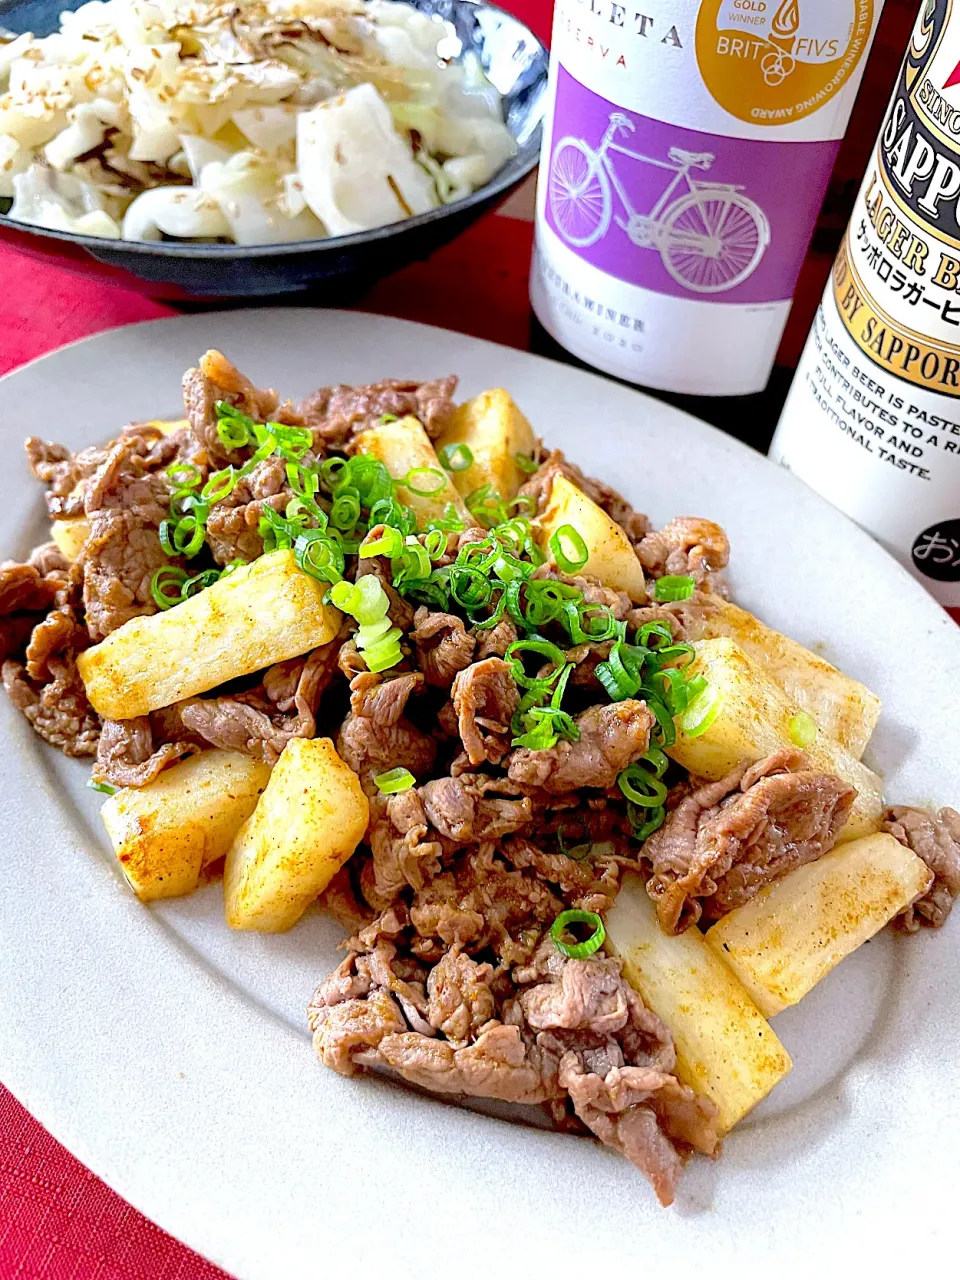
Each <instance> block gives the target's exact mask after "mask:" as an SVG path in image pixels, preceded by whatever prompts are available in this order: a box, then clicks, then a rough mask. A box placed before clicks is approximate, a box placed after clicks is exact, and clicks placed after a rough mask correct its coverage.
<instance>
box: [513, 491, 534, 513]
mask: <svg viewBox="0 0 960 1280" xmlns="http://www.w3.org/2000/svg"><path fill="white" fill-rule="evenodd" d="M509 505H510V507H511V508H512V510H513V512H514V518H520V519H523V518H524V517H526V516H535V515H536V514H537V504H536V503H535V502H534V500H533V498H531V497H530V495H529V493H518V494H517V496H516V497H515V498H512V499H511V501H510V504H509Z"/></svg>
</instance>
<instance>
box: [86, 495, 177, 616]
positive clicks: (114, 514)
mask: <svg viewBox="0 0 960 1280" xmlns="http://www.w3.org/2000/svg"><path fill="white" fill-rule="evenodd" d="M170 563H171V562H170V560H169V559H168V557H167V555H166V554H165V552H164V550H163V547H162V546H161V545H160V538H159V535H158V533H157V527H156V526H152V527H151V526H146V525H144V524H143V523H141V521H140V519H139V518H138V516H137V514H136V513H135V512H133V511H124V510H119V509H115V508H112V509H108V510H103V511H97V512H95V513H94V515H93V516H92V517H91V520H90V537H89V538H88V539H87V542H86V544H85V546H84V548H83V551H82V553H81V556H80V559H79V561H78V564H79V566H80V568H81V569H82V571H83V604H84V608H85V610H86V619H87V629H88V631H89V632H90V637H91V639H93V640H102V639H103V638H104V636H107V635H109V634H110V632H111V631H116V629H117V627H122V626H123V624H124V623H125V622H129V621H130V619H131V618H139V617H142V616H143V615H144V614H151V613H156V611H157V606H156V604H155V603H154V600H153V596H152V594H151V591H150V583H151V580H152V578H153V575H154V572H155V571H156V570H157V569H159V568H161V566H163V565H166V564H170Z"/></svg>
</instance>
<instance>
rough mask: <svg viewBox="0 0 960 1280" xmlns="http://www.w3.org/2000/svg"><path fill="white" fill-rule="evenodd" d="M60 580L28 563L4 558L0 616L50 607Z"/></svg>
mask: <svg viewBox="0 0 960 1280" xmlns="http://www.w3.org/2000/svg"><path fill="white" fill-rule="evenodd" d="M61 585H62V583H61V580H60V579H58V577H57V576H56V575H53V574H47V575H44V574H42V573H41V572H40V571H39V570H38V569H36V568H35V567H34V566H33V565H31V564H17V563H15V562H14V561H13V560H5V561H4V562H3V564H0V616H2V617H8V616H9V615H10V614H14V613H42V612H44V611H45V610H46V609H49V608H51V606H52V605H53V602H54V600H55V598H56V595H57V591H58V589H59V587H60V586H61Z"/></svg>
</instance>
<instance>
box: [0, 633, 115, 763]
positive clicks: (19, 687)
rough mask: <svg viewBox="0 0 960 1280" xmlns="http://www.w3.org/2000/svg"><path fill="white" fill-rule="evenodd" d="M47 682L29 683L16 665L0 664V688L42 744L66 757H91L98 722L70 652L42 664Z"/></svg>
mask: <svg viewBox="0 0 960 1280" xmlns="http://www.w3.org/2000/svg"><path fill="white" fill-rule="evenodd" d="M46 670H47V680H46V682H45V683H43V684H39V685H38V684H35V683H33V682H32V681H31V680H30V679H29V678H28V676H27V673H26V671H25V670H24V668H23V667H22V666H21V665H20V663H19V662H12V661H7V662H5V663H4V664H3V686H4V688H5V689H6V691H7V693H8V694H9V696H10V698H11V700H12V702H13V704H14V706H15V707H17V708H19V710H20V711H22V712H23V714H24V715H25V716H26V718H27V720H29V722H30V724H32V725H33V727H34V729H35V730H36V731H37V733H39V735H40V737H41V738H43V739H44V741H45V742H49V743H50V745H51V746H53V747H59V749H60V750H61V751H63V752H64V753H65V754H66V755H68V756H92V755H94V754H95V753H96V750H97V738H98V737H99V736H100V721H99V719H98V718H97V716H96V714H95V713H94V711H93V709H92V708H91V706H90V704H89V702H88V701H87V695H86V691H85V689H84V687H83V681H82V680H81V679H80V673H79V672H78V671H77V663H76V658H75V656H74V654H73V652H72V651H69V650H68V651H67V652H66V653H64V654H60V655H57V656H56V657H50V658H48V659H47V661H46Z"/></svg>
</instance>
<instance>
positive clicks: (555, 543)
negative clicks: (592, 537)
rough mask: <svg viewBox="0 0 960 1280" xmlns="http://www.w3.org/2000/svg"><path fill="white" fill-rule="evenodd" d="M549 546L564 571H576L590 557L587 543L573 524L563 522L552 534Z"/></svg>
mask: <svg viewBox="0 0 960 1280" xmlns="http://www.w3.org/2000/svg"><path fill="white" fill-rule="evenodd" d="M548 545H549V547H550V550H551V552H552V553H553V558H554V560H555V561H556V563H557V566H558V567H559V568H560V569H562V570H563V572H564V573H576V572H577V571H578V570H579V569H582V568H583V566H584V565H585V564H586V563H587V561H588V560H589V559H590V552H589V551H588V550H587V544H586V543H585V542H584V540H583V538H582V537H581V536H580V534H579V533H578V532H577V530H576V529H575V528H574V527H573V525H572V524H562V525H561V526H560V528H559V529H557V531H556V533H553V534H551V536H550V541H549V544H548Z"/></svg>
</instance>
